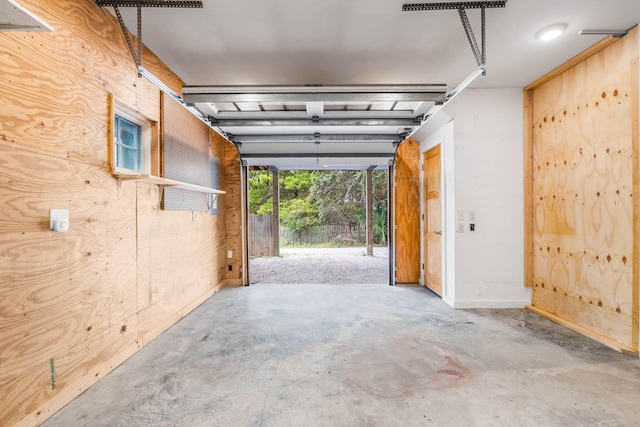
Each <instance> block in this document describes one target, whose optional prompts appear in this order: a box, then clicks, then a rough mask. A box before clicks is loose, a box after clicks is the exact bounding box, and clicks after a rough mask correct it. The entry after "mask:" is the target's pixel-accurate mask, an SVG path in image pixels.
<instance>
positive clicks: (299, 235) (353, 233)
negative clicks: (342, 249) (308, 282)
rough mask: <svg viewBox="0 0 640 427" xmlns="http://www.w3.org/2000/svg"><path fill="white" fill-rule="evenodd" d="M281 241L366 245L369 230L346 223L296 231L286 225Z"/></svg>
mask: <svg viewBox="0 0 640 427" xmlns="http://www.w3.org/2000/svg"><path fill="white" fill-rule="evenodd" d="M280 241H281V242H282V245H283V246H292V245H301V246H307V245H322V244H326V243H334V244H336V245H344V246H352V245H365V244H366V241H367V232H366V230H365V227H349V226H346V225H319V226H316V227H309V228H307V229H305V230H302V231H299V232H295V231H293V230H290V229H288V228H286V227H282V228H280Z"/></svg>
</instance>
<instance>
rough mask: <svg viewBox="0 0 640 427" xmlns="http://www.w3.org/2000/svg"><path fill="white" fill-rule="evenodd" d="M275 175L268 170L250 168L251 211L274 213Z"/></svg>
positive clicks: (261, 213)
mask: <svg viewBox="0 0 640 427" xmlns="http://www.w3.org/2000/svg"><path fill="white" fill-rule="evenodd" d="M272 188H273V176H272V175H271V172H270V171H267V170H249V213H251V214H258V215H271V214H272V213H273V197H272V196H273V190H272Z"/></svg>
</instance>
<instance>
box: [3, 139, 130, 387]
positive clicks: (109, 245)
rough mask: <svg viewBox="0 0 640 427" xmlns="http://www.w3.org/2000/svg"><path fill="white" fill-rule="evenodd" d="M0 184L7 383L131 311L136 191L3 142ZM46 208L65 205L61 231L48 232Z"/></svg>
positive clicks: (98, 172) (103, 174) (102, 173)
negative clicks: (65, 222)
mask: <svg viewBox="0 0 640 427" xmlns="http://www.w3.org/2000/svg"><path fill="white" fill-rule="evenodd" d="M36 165H37V167H34V166H36ZM0 189H1V191H0V203H1V204H2V206H3V215H4V220H3V222H2V224H3V225H2V230H0V231H1V232H2V234H3V239H2V240H1V241H0V283H2V296H3V297H2V298H1V299H0V318H2V328H1V329H0V342H2V352H0V366H1V367H2V370H0V384H4V383H6V382H8V381H11V380H13V379H14V378H15V377H17V376H19V375H21V374H22V373H23V372H25V371H26V370H28V369H30V368H31V366H32V365H33V364H34V363H37V361H38V360H44V359H46V360H48V358H49V357H51V356H50V355H51V354H52V353H54V354H55V353H60V352H62V351H66V349H68V348H69V347H73V346H74V345H79V344H80V343H81V342H82V341H83V340H85V339H88V338H89V337H91V336H92V335H94V334H97V333H100V332H101V331H103V330H104V329H106V328H108V327H110V326H111V324H112V323H111V322H113V321H114V320H115V319H121V318H124V317H127V315H129V314H130V313H133V312H135V308H136V296H135V295H136V290H135V274H132V271H133V270H135V237H134V236H135V223H134V222H132V221H133V220H134V219H135V193H132V192H129V193H127V192H120V193H118V190H117V186H116V184H115V182H114V181H113V179H112V177H111V175H109V174H108V173H107V171H106V170H104V169H101V168H96V167H95V166H92V165H86V164H83V163H77V162H72V161H67V160H59V159H56V158H51V157H47V156H44V155H41V154H36V153H31V152H25V151H19V150H15V149H11V148H7V147H6V146H4V144H2V143H0ZM52 207H56V208H66V209H69V212H70V224H71V227H70V229H69V231H67V232H66V233H55V232H53V231H51V230H49V209H50V208H52Z"/></svg>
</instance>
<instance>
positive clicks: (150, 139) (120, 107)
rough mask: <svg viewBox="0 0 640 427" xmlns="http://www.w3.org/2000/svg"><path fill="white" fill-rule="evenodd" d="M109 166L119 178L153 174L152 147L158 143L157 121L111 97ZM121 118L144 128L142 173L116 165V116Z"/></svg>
mask: <svg viewBox="0 0 640 427" xmlns="http://www.w3.org/2000/svg"><path fill="white" fill-rule="evenodd" d="M109 110H110V111H109V132H108V134H109V165H110V167H111V173H112V174H114V175H118V176H137V175H149V174H151V172H152V171H151V146H152V144H155V143H156V141H157V135H155V132H154V130H155V129H156V123H157V122H156V121H155V120H153V119H151V118H150V117H148V116H146V115H144V114H142V113H141V112H140V111H138V110H136V109H135V108H132V107H130V106H129V105H127V104H126V103H124V102H123V101H121V100H119V99H118V98H116V97H114V96H110V108H109ZM116 115H117V116H120V117H122V118H124V119H127V120H129V121H130V122H132V123H135V124H137V125H139V126H140V127H141V128H142V159H141V166H142V169H141V170H140V171H135V170H132V169H127V168H123V167H120V166H117V165H116V143H115V116H116Z"/></svg>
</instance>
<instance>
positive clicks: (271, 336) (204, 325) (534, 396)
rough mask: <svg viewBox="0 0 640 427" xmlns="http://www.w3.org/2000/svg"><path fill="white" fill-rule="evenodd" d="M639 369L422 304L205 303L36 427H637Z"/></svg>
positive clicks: (416, 298) (324, 296)
mask: <svg viewBox="0 0 640 427" xmlns="http://www.w3.org/2000/svg"><path fill="white" fill-rule="evenodd" d="M639 403H640V359H638V358H637V357H633V356H628V355H623V354H619V353H616V352H615V351H613V350H610V349H609V348H607V347H604V346H601V345H600V344H598V343H596V342H594V341H591V340H590V339H588V338H585V337H582V336H581V335H578V334H576V333H574V332H572V331H570V330H568V329H566V328H564V327H562V326H559V325H556V324H554V323H552V322H550V321H548V320H546V319H543V318H541V317H539V316H537V315H535V314H532V313H530V312H527V311H525V310H520V309H510V310H465V311H462V310H458V311H454V310H452V309H451V308H449V307H448V306H446V305H445V304H444V303H443V302H442V301H441V300H440V299H439V298H437V297H436V296H434V295H433V294H432V293H430V292H429V291H427V290H426V289H424V288H405V287H389V286H386V285H307V286H295V285H269V286H265V285H258V286H251V287H245V288H235V289H226V290H223V291H221V292H220V293H218V294H216V295H214V296H213V297H212V298H211V299H209V300H208V301H207V302H205V303H204V304H203V305H202V306H200V307H199V308H198V309H197V310H195V311H194V312H193V313H192V314H190V315H189V316H188V317H186V318H185V319H183V320H182V321H181V322H179V323H178V324H177V325H175V326H174V327H173V328H171V329H170V330H168V331H167V332H166V333H164V334H163V335H162V336H160V337H158V338H157V339H156V340H155V341H153V342H151V343H150V344H149V345H148V346H147V347H145V348H144V349H142V350H141V351H140V352H139V353H138V354H136V355H135V356H134V357H132V358H131V359H129V360H128V361H127V362H126V363H125V364H123V365H122V366H120V367H119V368H118V369H116V370H115V371H114V372H112V373H111V374H109V375H108V376H106V377H105V378H104V379H102V380H101V381H100V382H99V383H98V384H97V385H95V386H93V387H92V388H91V389H89V390H88V391H86V392H85V393H84V394H83V395H81V396H80V397H78V398H77V399H76V400H75V401H73V402H72V403H70V404H69V405H67V406H66V407H65V408H63V409H62V410H61V411H60V412H58V413H57V414H55V415H54V416H53V417H52V418H51V419H49V420H48V421H47V422H45V424H44V426H46V427H54V426H422V425H434V426H583V425H584V426H587V425H588V426H595V425H598V426H631V425H640V404H639Z"/></svg>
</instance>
